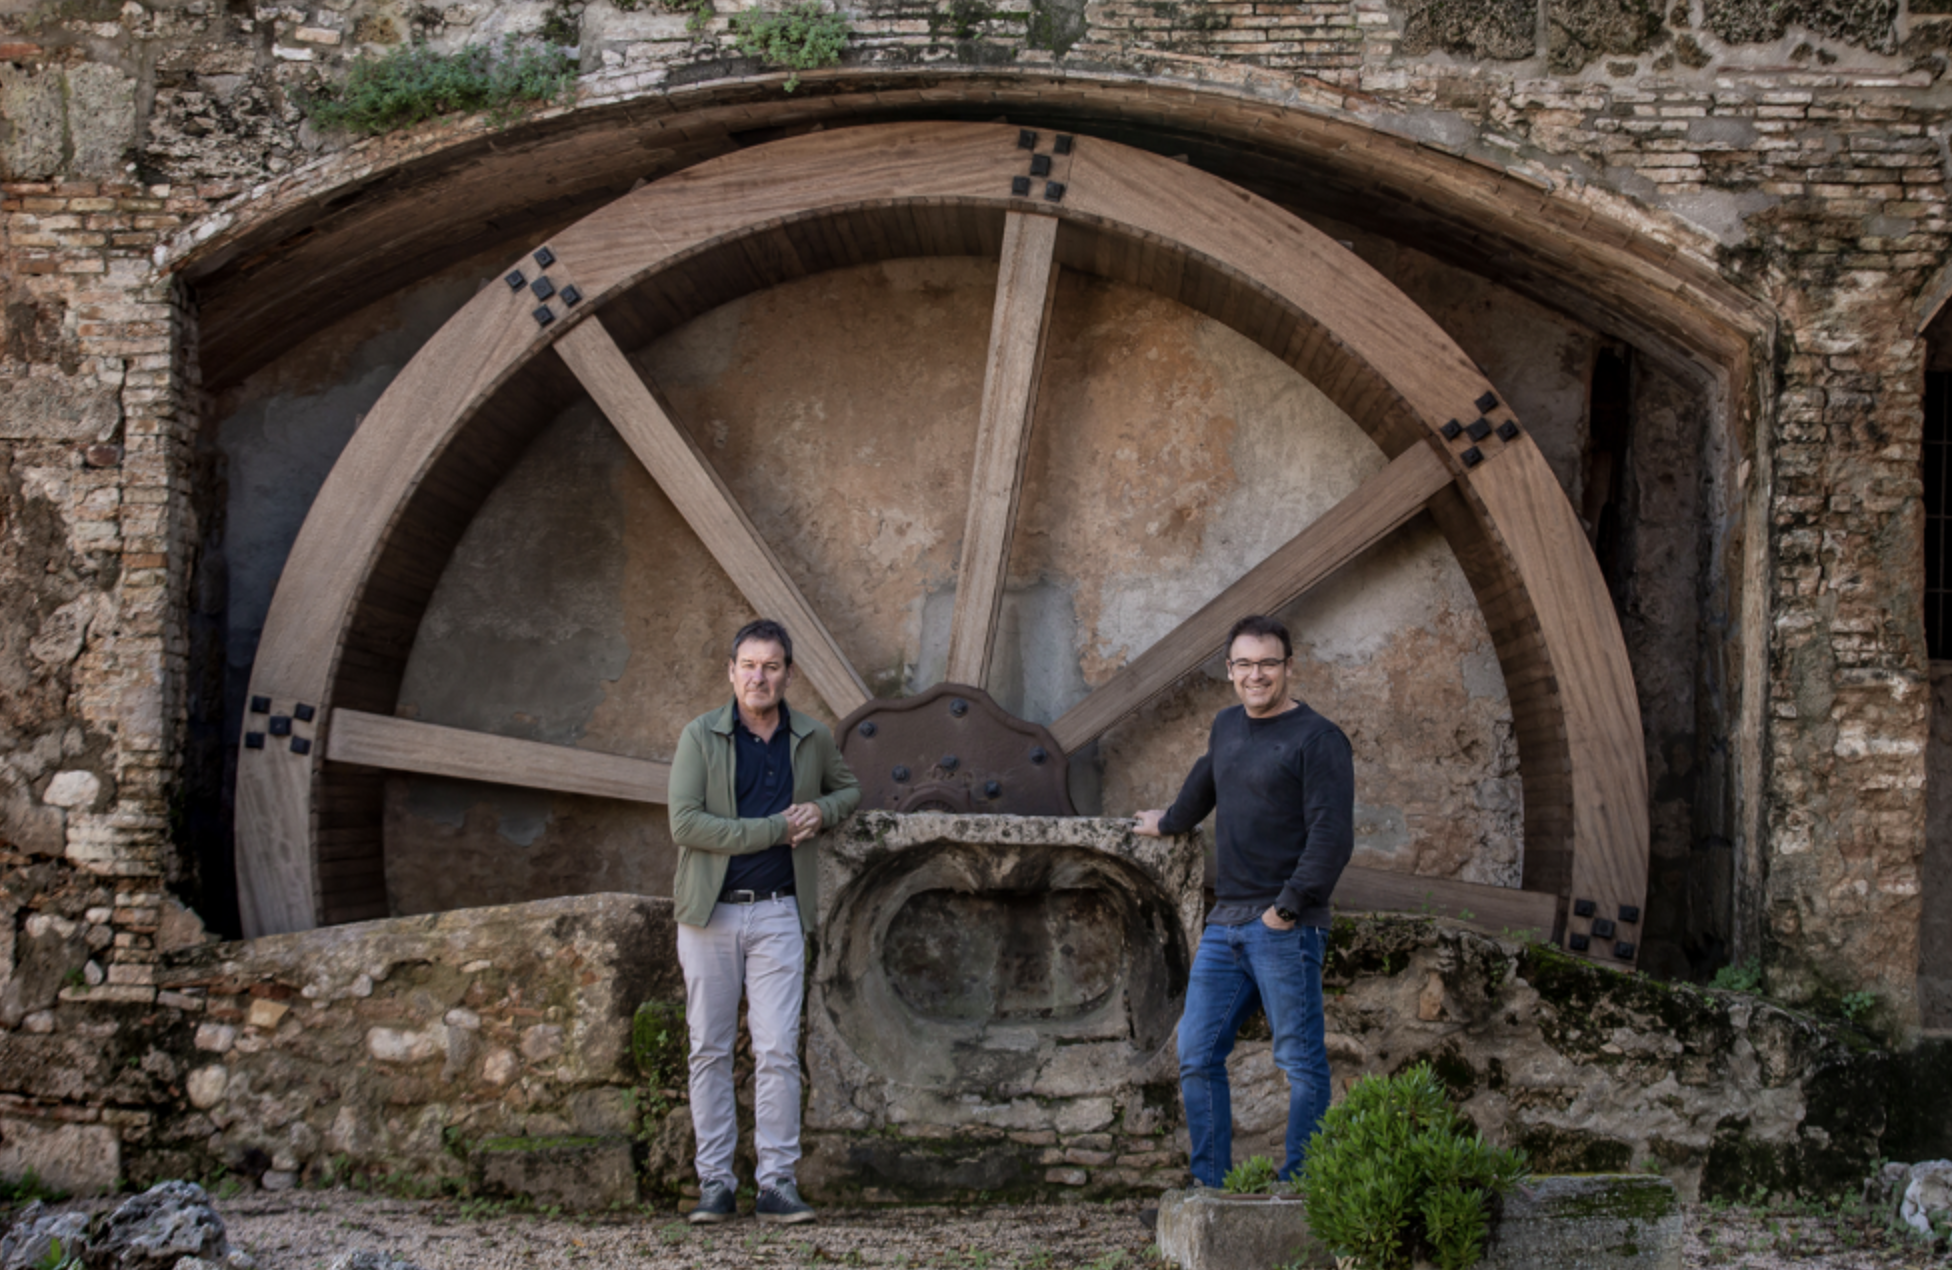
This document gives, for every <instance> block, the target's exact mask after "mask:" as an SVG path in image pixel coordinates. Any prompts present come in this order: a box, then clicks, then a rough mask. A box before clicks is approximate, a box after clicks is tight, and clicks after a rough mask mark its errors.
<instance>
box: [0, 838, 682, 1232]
mask: <svg viewBox="0 0 1952 1270" xmlns="http://www.w3.org/2000/svg"><path fill="white" fill-rule="evenodd" d="M43 867H45V866H43ZM101 898H103V897H102V896H100V895H90V896H86V899H88V900H91V901H92V900H96V899H101ZM90 916H93V917H96V918H97V919H99V920H97V921H96V922H92V923H91V922H88V921H86V919H82V920H76V919H67V918H62V917H60V916H58V915H56V914H53V913H45V912H44V913H41V914H37V915H36V917H35V918H34V919H32V920H31V921H30V923H29V925H28V927H27V931H28V934H27V939H28V941H30V942H29V944H28V946H27V947H26V948H23V949H21V950H20V953H19V957H18V960H19V961H20V963H21V964H22V965H23V966H27V967H31V968H33V970H34V971H35V972H36V974H38V975H39V978H37V979H34V980H32V981H30V982H26V983H23V979H22V976H21V975H19V974H17V975H16V977H15V980H14V983H13V985H12V991H13V993H14V995H13V996H12V997H10V998H9V1010H10V1012H12V1011H15V1010H16V1009H27V1010H29V1011H31V1012H29V1013H27V1014H26V1016H25V1018H24V1020H23V1021H20V1022H18V1023H14V1026H15V1028H16V1030H14V1031H12V1032H10V1033H8V1034H7V1036H6V1040H5V1042H4V1045H0V1083H3V1084H4V1087H5V1088H6V1089H7V1090H8V1091H9V1092H8V1094H7V1095H6V1096H5V1102H4V1107H0V1170H4V1171H5V1172H6V1174H7V1175H8V1176H18V1175H19V1174H20V1172H21V1171H22V1170H23V1169H24V1168H25V1167H27V1166H29V1165H31V1166H34V1167H35V1168H37V1169H38V1170H39V1172H40V1173H41V1175H42V1176H43V1177H44V1178H47V1179H49V1180H50V1181H51V1182H54V1183H55V1184H57V1185H61V1186H65V1187H69V1188H72V1189H75V1190H79V1191H94V1190H97V1189H101V1188H110V1187H113V1186H116V1185H118V1184H120V1183H124V1182H126V1183H131V1184H135V1185H148V1184H149V1183H151V1182H154V1181H157V1180H161V1179H164V1178H172V1177H190V1178H207V1177H213V1176H217V1175H219V1174H221V1173H222V1172H224V1171H225V1170H228V1171H230V1172H232V1173H236V1174H239V1175H243V1176H248V1177H249V1178H251V1179H252V1180H254V1181H256V1182H258V1183H259V1184H261V1185H263V1186H264V1187H265V1188H266V1189H269V1190H278V1189H284V1188H289V1187H291V1186H294V1185H297V1184H298V1183H299V1182H300V1181H306V1182H309V1183H312V1184H317V1183H319V1182H321V1181H323V1180H332V1179H336V1180H338V1181H340V1182H345V1181H348V1180H350V1179H352V1178H354V1177H357V1176H365V1177H369V1178H379V1177H383V1176H388V1175H391V1176H393V1177H395V1178H396V1179H398V1180H403V1181H409V1180H410V1181H411V1182H412V1183H413V1184H414V1185H416V1186H421V1187H442V1186H446V1187H450V1188H458V1187H460V1186H462V1185H463V1184H468V1183H471V1182H478V1181H479V1180H480V1162H479V1160H478V1158H477V1157H478V1155H479V1153H480V1151H481V1150H482V1149H484V1148H486V1147H492V1146H495V1145H497V1144H500V1143H505V1142H507V1141H508V1140H516V1141H539V1142H544V1143H549V1142H560V1141H562V1140H564V1139H573V1140H579V1141H586V1142H587V1141H590V1140H597V1141H611V1142H621V1143H625V1144H630V1143H633V1142H635V1141H636V1140H637V1139H638V1137H639V1135H640V1131H642V1130H644V1129H645V1122H644V1119H643V1117H642V1115H640V1111H641V1110H642V1109H641V1108H640V1106H639V1103H638V1101H637V1095H636V1094H635V1093H633V1092H631V1091H633V1090H635V1089H636V1087H637V1086H638V1084H639V1075H638V1066H637V1062H636V1059H635V1058H634V1056H633V1052H632V1043H631V1042H632V1019H633V1016H634V1014H635V1012H636V1010H637V1007H638V1006H639V1005H640V1004H641V1003H643V1002H644V1001H647V1000H656V1001H672V1000H676V1001H679V1002H682V1000H683V995H684V994H683V985H682V981H681V980H680V979H679V977H678V975H677V968H676V962H675V954H674V940H675V935H674V934H673V931H672V927H671V920H670V902H669V901H668V900H651V899H640V898H637V897H631V896H597V897H587V898H583V899H579V900H574V901H567V900H557V901H545V902H541V903H537V904H530V905H522V906H516V907H513V908H504V909H482V910H475V911H473V912H470V913H466V914H451V915H447V916H442V917H427V918H411V919H400V920H396V921H389V922H371V923H361V924H356V925H352V926H342V927H334V928H329V929H324V930H318V931H310V932H306V933H304V934H302V935H293V936H284V937H277V938H270V939H261V940H256V941H253V942H251V943H248V944H221V943H207V942H206V943H200V944H196V945H193V946H191V947H187V948H184V949H181V950H178V951H175V952H173V953H170V954H168V955H167V956H166V957H165V958H164V960H163V962H162V964H161V965H160V966H159V968H158V972H157V976H156V977H157V980H158V983H157V986H156V987H154V988H144V989H140V990H136V989H131V988H128V987H124V986H119V985H116V984H113V983H109V984H101V983H99V982H98V976H97V975H96V974H94V973H92V972H90V973H85V974H84V973H83V972H82V966H83V964H84V961H83V959H85V958H86V957H87V956H88V955H89V947H90V946H92V945H94V944H96V943H97V942H98V939H97V932H99V931H101V930H102V929H104V926H103V924H102V923H104V922H105V921H106V920H107V919H106V909H105V908H104V909H102V910H100V911H99V912H96V913H93V914H90ZM85 964H87V965H89V966H92V965H93V964H94V963H92V962H87V963H85ZM70 970H73V971H75V972H77V973H75V974H74V975H72V979H73V980H74V982H72V983H69V982H68V979H69V977H70V976H68V973H67V972H68V971H70ZM679 1013H680V1014H682V1010H680V1011H679ZM9 1022H10V1023H13V1022H14V1020H13V1019H12V1018H11V1017H10V1018H9ZM662 1123H663V1122H662V1119H661V1118H660V1119H657V1120H655V1121H653V1122H652V1123H651V1124H650V1126H649V1130H648V1132H646V1133H644V1136H645V1137H647V1138H650V1139H653V1140H654V1139H655V1138H656V1135H657V1131H658V1130H659V1129H661V1127H662ZM685 1133H687V1134H688V1128H687V1129H686V1130H685ZM630 1152H631V1148H630V1147H629V1146H628V1145H626V1147H625V1154H626V1155H627V1156H628V1155H629V1154H630ZM678 1158H681V1157H677V1156H674V1157H673V1158H672V1159H671V1160H665V1161H664V1162H663V1163H662V1164H657V1165H655V1167H656V1168H657V1172H658V1175H659V1176H665V1175H667V1174H669V1173H671V1171H672V1170H673V1169H674V1168H675V1161H676V1160H677V1159H678ZM634 1194H635V1192H634V1187H633V1193H632V1198H633V1199H634Z"/></svg>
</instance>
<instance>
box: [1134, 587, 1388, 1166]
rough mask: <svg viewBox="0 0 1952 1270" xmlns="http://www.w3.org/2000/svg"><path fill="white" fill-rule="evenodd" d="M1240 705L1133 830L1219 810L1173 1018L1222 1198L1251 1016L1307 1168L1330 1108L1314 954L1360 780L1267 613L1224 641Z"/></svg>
mask: <svg viewBox="0 0 1952 1270" xmlns="http://www.w3.org/2000/svg"><path fill="white" fill-rule="evenodd" d="M1227 674H1228V677H1229V678H1230V679H1231V680H1232V681H1233V685H1234V692H1235V694H1236V695H1238V696H1239V697H1240V704H1239V705H1238V706H1231V707H1229V708H1227V709H1225V710H1222V711H1221V712H1220V713H1219V714H1218V715H1217V716H1215V718H1214V720H1213V731H1212V734H1211V735H1210V736H1209V738H1208V741H1207V752H1206V754H1205V755H1204V756H1202V757H1201V759H1200V761H1199V762H1198V763H1196V764H1194V765H1193V773H1192V775H1190V776H1188V777H1187V778H1186V784H1185V786H1184V787H1183V788H1182V789H1181V790H1180V791H1179V797H1178V798H1177V799H1176V800H1174V802H1173V805H1172V806H1171V807H1170V808H1167V809H1166V810H1164V811H1157V810H1154V811H1142V812H1140V813H1139V815H1138V824H1137V826H1136V829H1137V832H1139V833H1142V834H1147V835H1150V836H1158V835H1162V834H1180V833H1190V832H1192V830H1193V828H1194V826H1196V825H1198V824H1199V823H1200V821H1202V820H1204V819H1206V816H1207V813H1208V812H1211V811H1213V810H1215V808H1216V807H1217V808H1218V810H1219V818H1218V826H1217V834H1216V837H1217V840H1218V841H1217V846H1216V852H1215V854H1216V856H1217V863H1218V866H1219V867H1218V876H1217V878H1216V880H1215V882H1214V888H1213V891H1214V906H1213V911H1212V912H1210V913H1208V914H1207V919H1206V921H1207V925H1206V933H1205V934H1204V935H1202V936H1201V938H1200V947H1199V951H1198V952H1197V953H1195V954H1194V957H1193V971H1192V974H1191V976H1190V977H1189V979H1188V981H1187V985H1186V1009H1185V1012H1184V1013H1183V1014H1182V1015H1181V1016H1180V1020H1179V1089H1180V1096H1181V1097H1182V1098H1183V1099H1184V1100H1185V1103H1186V1129H1187V1134H1188V1136H1189V1137H1190V1138H1191V1140H1192V1154H1193V1178H1194V1180H1195V1181H1197V1182H1198V1183H1199V1184H1200V1185H1202V1186H1212V1187H1218V1186H1219V1185H1220V1184H1221V1181H1222V1179H1223V1178H1225V1176H1226V1174H1227V1170H1228V1169H1230V1168H1231V1167H1233V1100H1232V1097H1231V1094H1230V1092H1229V1090H1228V1088H1227V1055H1228V1054H1230V1053H1232V1052H1233V1048H1234V1035H1235V1033H1237V1032H1238V1031H1239V1030H1240V1025H1241V1022H1242V1021H1243V1020H1244V1019H1245V1018H1246V1017H1247V1016H1248V1015H1249V1014H1250V1013H1252V1012H1253V1010H1254V1007H1255V1006H1256V1005H1259V1006H1260V1007H1261V1009H1263V1010H1264V1011H1266V1013H1267V1022H1268V1027H1269V1029H1270V1030H1271V1031H1272V1032H1273V1033H1274V1063H1275V1066H1277V1067H1279V1068H1280V1069H1281V1071H1282V1072H1283V1073H1284V1074H1285V1075H1286V1076H1287V1078H1288V1141H1287V1160H1286V1162H1285V1163H1284V1164H1283V1165H1282V1168H1281V1176H1282V1177H1284V1178H1286V1177H1292V1176H1294V1174H1295V1173H1297V1172H1298V1171H1299V1170H1300V1169H1301V1164H1302V1158H1303V1157H1304V1156H1305V1155H1306V1154H1307V1151H1308V1139H1309V1138H1311V1137H1312V1136H1314V1133H1315V1127H1316V1125H1317V1123H1318V1122H1319V1121H1320V1120H1321V1118H1322V1113H1323V1112H1324V1111H1327V1110H1328V1104H1329V1071H1328V1052H1327V1049H1326V1048H1325V1046H1324V1044H1323V1035H1322V1034H1323V1030H1324V1029H1323V1023H1322V953H1323V949H1324V946H1325V944H1326V941H1327V934H1328V925H1329V897H1330V896H1331V895H1333V894H1334V893H1335V882H1336V879H1337V878H1339V877H1341V876H1342V868H1343V866H1344V865H1346V864H1348V862H1349V853H1350V851H1351V850H1352V849H1353V848H1354V845H1355V834H1354V825H1353V821H1354V818H1355V773H1354V768H1353V764H1352V762H1351V758H1350V753H1349V738H1348V737H1346V736H1344V735H1343V734H1342V729H1340V728H1338V727H1336V726H1335V725H1334V724H1333V723H1330V722H1329V721H1328V720H1327V719H1324V718H1323V717H1322V716H1321V715H1319V714H1317V713H1315V712H1314V711H1313V710H1311V709H1309V708H1308V707H1307V706H1305V705H1303V704H1302V703H1301V702H1299V701H1296V700H1295V699H1294V698H1293V697H1292V696H1290V695H1289V691H1288V688H1289V681H1290V680H1291V679H1292V678H1293V675H1294V644H1293V642H1292V641H1291V640H1290V639H1289V637H1288V628H1287V627H1286V626H1283V625H1282V624H1281V623H1280V622H1279V621H1277V620H1275V619H1274V618H1271V617H1244V618H1242V619H1241V620H1240V621H1238V622H1236V623H1234V628H1233V630H1232V631H1231V632H1230V633H1229V634H1228V637H1227Z"/></svg>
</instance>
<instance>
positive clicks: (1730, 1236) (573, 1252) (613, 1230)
mask: <svg viewBox="0 0 1952 1270" xmlns="http://www.w3.org/2000/svg"><path fill="white" fill-rule="evenodd" d="M217 1207H218V1211H219V1212H220V1213H221V1214H222V1215H223V1218H224V1220H225V1222H226V1223H228V1224H229V1227H230V1232H231V1241H232V1243H233V1244H234V1245H235V1246H237V1247H240V1248H242V1249H244V1250H245V1251H246V1252H249V1253H250V1254H251V1255H252V1256H253V1257H255V1258H257V1261H258V1264H259V1265H260V1266H262V1267H264V1268H265V1270H323V1268H324V1267H325V1266H327V1265H328V1264H329V1263H330V1262H331V1260H332V1259H333V1258H335V1257H337V1256H338V1255H340V1254H341V1253H345V1252H350V1251H353V1250H355V1249H361V1248H370V1249H374V1250H379V1251H387V1252H391V1253H394V1254H395V1255H397V1256H401V1257H404V1258H406V1259H407V1260H409V1261H412V1262H413V1263H415V1264H416V1265H419V1266H421V1267H422V1268H423V1270H460V1268H462V1267H466V1268H467V1270H499V1268H501V1267H513V1268H514V1270H544V1268H546V1267H570V1266H576V1267H583V1266H612V1265H630V1266H633V1267H643V1268H645V1270H683V1268H690V1267H697V1268H698V1270H718V1268H720V1267H734V1266H737V1267H746V1266H828V1265H843V1266H902V1267H917V1268H919V1267H956V1268H958V1270H973V1268H975V1267H992V1268H993V1270H1113V1268H1114V1267H1125V1268H1126V1270H1145V1268H1146V1267H1157V1266H1159V1265H1160V1263H1159V1262H1158V1261H1157V1259H1156V1254H1155V1253H1154V1252H1153V1251H1152V1237H1151V1235H1150V1233H1149V1232H1147V1230H1146V1229H1145V1228H1144V1227H1143V1226H1141V1225H1140V1223H1139V1210H1140V1207H1141V1205H1140V1204H1139V1202H1138V1201H1136V1200H1132V1201H1125V1202H1122V1203H1116V1204H1070V1205H1058V1206H1034V1205H1002V1204H998V1205H988V1206H981V1207H974V1206H972V1207H966V1208H873V1209H826V1210H823V1211H822V1213H821V1219H820V1221H819V1222H818V1223H817V1224H814V1225H809V1226H762V1225H760V1224H759V1223H757V1222H755V1221H753V1220H752V1219H751V1218H749V1217H741V1218H738V1219H736V1220H734V1221H731V1222H727V1223H725V1224H724V1225H721V1226H718V1227H711V1228H702V1229H698V1230H694V1229H692V1228H691V1227H689V1226H687V1225H685V1223H684V1222H683V1220H682V1219H681V1218H680V1217H679V1216H678V1215H677V1214H676V1213H674V1212H670V1211H668V1210H666V1211H660V1212H657V1213H634V1214H631V1215H628V1216H620V1217H602V1218H571V1217H546V1216H540V1215H536V1214H533V1213H521V1214H511V1213H507V1212H496V1211H494V1210H489V1211H487V1212H486V1213H483V1212H482V1211H480V1210H479V1209H476V1208H471V1207H469V1206H466V1205H463V1204H461V1203H457V1202H455V1201H452V1200H403V1199H388V1198H381V1197H375V1196H368V1195H362V1194H357V1193H354V1192H350V1191H302V1192H288V1193H285V1194H280V1195H264V1194H252V1195H240V1196H236V1197H233V1198H230V1199H227V1200H223V1201H220V1202H219V1203H218V1206H217ZM1683 1264H1684V1265H1685V1266H1686V1267H1688V1270H1695V1268H1697V1267H1710V1266H1715V1267H1729V1268H1730V1270H1925V1268H1926V1267H1931V1268H1933V1270H1944V1268H1945V1267H1946V1266H1948V1265H1952V1258H1948V1256H1947V1254H1946V1253H1945V1252H1943V1251H1941V1250H1934V1249H1932V1248H1931V1247H1929V1246H1926V1245H1924V1244H1921V1243H1917V1242H1914V1241H1912V1240H1909V1239H1907V1238H1905V1237H1904V1236H1902V1235H1898V1234H1894V1233H1893V1232H1890V1231H1889V1230H1887V1229H1884V1228H1883V1227H1881V1226H1880V1225H1879V1224H1878V1223H1876V1222H1873V1221H1872V1220H1871V1219H1870V1218H1869V1217H1867V1216H1865V1215H1864V1214H1862V1213H1850V1212H1841V1213H1840V1212H1836V1211H1828V1210H1821V1209H1817V1208H1814V1207H1811V1206H1803V1207H1800V1208H1794V1209H1789V1208H1778V1209H1754V1208H1731V1207H1719V1206H1698V1207H1694V1208H1691V1209H1689V1211H1688V1240H1687V1249H1686V1252H1685V1254H1684V1257H1683ZM1568 1270H1571V1268H1568Z"/></svg>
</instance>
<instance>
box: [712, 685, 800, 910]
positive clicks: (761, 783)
mask: <svg viewBox="0 0 1952 1270" xmlns="http://www.w3.org/2000/svg"><path fill="white" fill-rule="evenodd" d="M732 758H733V766H732V788H733V792H734V793H736V794H737V795H738V798H739V819H741V820H763V819H765V818H766V817H767V816H777V815H779V814H780V813H781V812H783V811H785V810H786V809H787V808H788V807H790V806H792V805H793V718H792V716H791V715H790V714H788V713H787V710H786V703H785V702H784V701H782V702H780V703H779V726H778V727H776V728H774V729H773V735H772V739H771V740H767V741H762V740H760V739H759V738H758V737H757V736H755V735H754V734H753V733H752V731H751V730H750V729H748V728H747V727H746V725H745V720H743V719H741V718H740V717H739V710H738V707H737V706H736V705H734V707H733V709H732ZM792 889H793V848H792V847H791V846H789V845H788V844H786V843H784V842H776V843H774V844H773V845H772V846H770V847H767V848H766V849H765V850H764V851H755V852H753V853H752V854H751V855H735V856H733V857H732V861H731V864H730V865H729V866H728V867H727V868H726V870H725V885H724V886H722V887H720V888H719V892H718V897H719V899H721V900H723V899H724V898H725V897H726V895H727V894H728V893H729V892H732V891H789V890H792Z"/></svg>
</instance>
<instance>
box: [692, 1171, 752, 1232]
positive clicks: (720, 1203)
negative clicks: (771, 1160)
mask: <svg viewBox="0 0 1952 1270" xmlns="http://www.w3.org/2000/svg"><path fill="white" fill-rule="evenodd" d="M761 1198H762V1199H763V1198H764V1197H763V1196H762V1197H761ZM738 1211H739V1210H738V1207H737V1206H736V1205H735V1204H733V1202H732V1188H731V1187H729V1186H727V1185H726V1184H725V1183H723V1182H707V1183H705V1187H704V1189H703V1190H701V1191H700V1192H699V1193H698V1205H697V1207H695V1208H693V1209H692V1210H691V1215H690V1216H689V1217H686V1218H685V1220H686V1221H688V1222H690V1223H691V1224H692V1225H694V1226H709V1225H715V1224H717V1223H718V1222H722V1221H724V1220H725V1219H726V1218H728V1217H730V1216H732V1215H733V1214H735V1213H737V1212H738Z"/></svg>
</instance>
